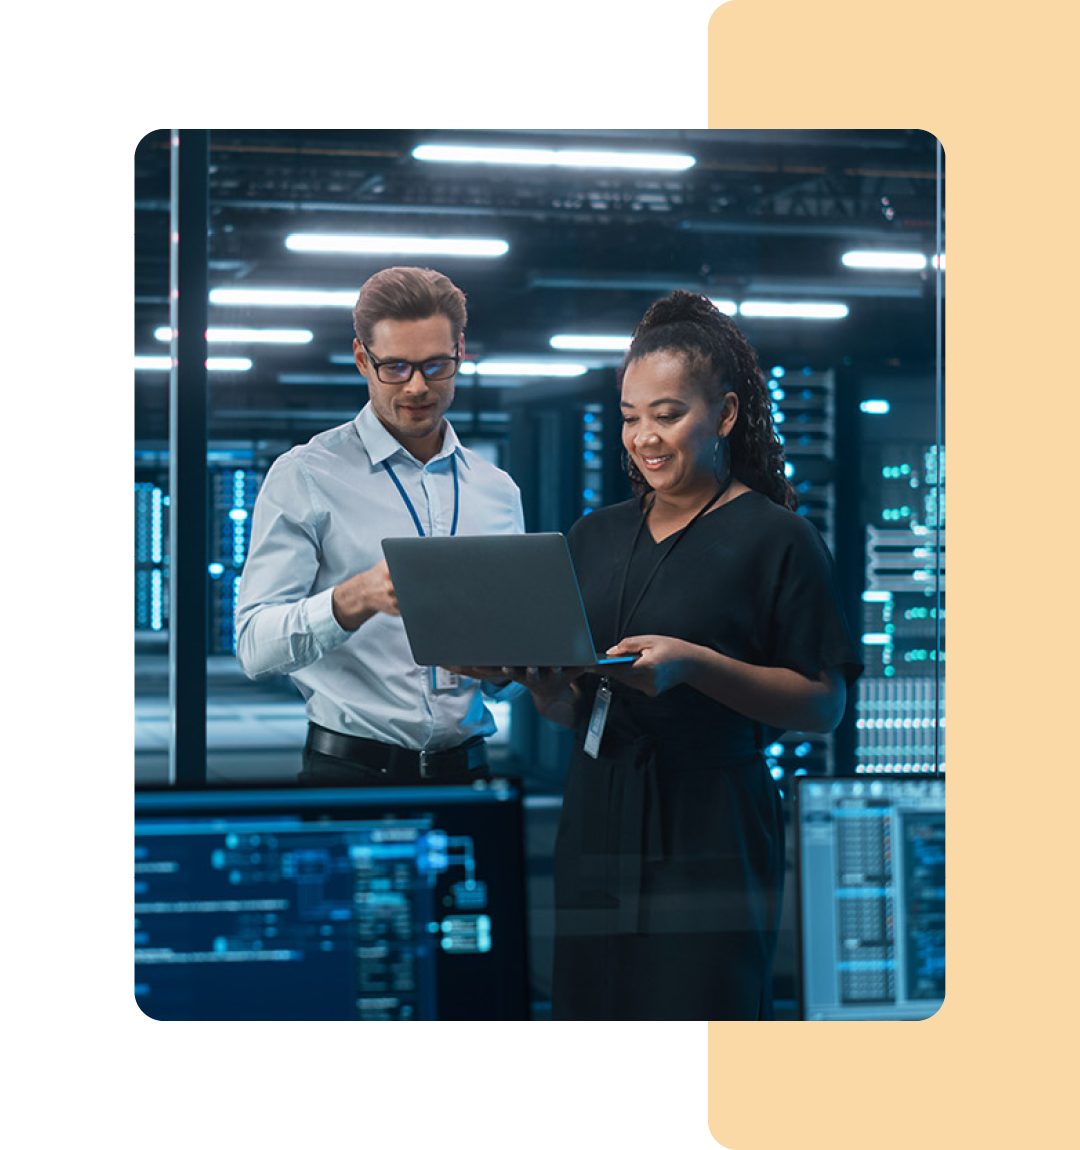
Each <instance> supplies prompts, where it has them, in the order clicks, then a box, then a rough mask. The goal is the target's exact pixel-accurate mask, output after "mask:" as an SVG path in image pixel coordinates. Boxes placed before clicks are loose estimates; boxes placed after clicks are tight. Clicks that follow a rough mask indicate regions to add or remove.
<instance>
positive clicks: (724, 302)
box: [709, 299, 739, 315]
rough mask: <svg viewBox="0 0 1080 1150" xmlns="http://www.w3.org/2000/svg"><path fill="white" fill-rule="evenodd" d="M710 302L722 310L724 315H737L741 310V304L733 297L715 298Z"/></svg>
mask: <svg viewBox="0 0 1080 1150" xmlns="http://www.w3.org/2000/svg"><path fill="white" fill-rule="evenodd" d="M709 302H710V303H711V304H712V305H713V307H714V308H716V310H717V311H722V312H723V313H724V315H735V313H736V312H737V311H738V310H739V305H738V304H737V303H736V302H735V301H734V300H733V299H714V300H710V301H709Z"/></svg>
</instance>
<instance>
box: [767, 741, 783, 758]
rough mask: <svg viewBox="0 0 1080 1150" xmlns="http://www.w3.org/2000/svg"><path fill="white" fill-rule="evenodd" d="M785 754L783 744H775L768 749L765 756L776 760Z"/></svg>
mask: <svg viewBox="0 0 1080 1150" xmlns="http://www.w3.org/2000/svg"><path fill="white" fill-rule="evenodd" d="M783 753H784V744H783V743H773V744H772V746H771V747H769V748H767V749H766V751H765V754H767V755H772V756H773V757H774V758H777V759H778V758H779V757H780V756H781V755H782V754H783Z"/></svg>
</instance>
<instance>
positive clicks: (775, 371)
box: [769, 367, 785, 379]
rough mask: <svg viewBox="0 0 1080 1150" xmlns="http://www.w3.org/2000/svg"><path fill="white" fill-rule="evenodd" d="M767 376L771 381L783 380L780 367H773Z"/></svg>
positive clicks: (782, 371) (783, 373) (782, 372)
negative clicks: (771, 378) (770, 377)
mask: <svg viewBox="0 0 1080 1150" xmlns="http://www.w3.org/2000/svg"><path fill="white" fill-rule="evenodd" d="M769 374H770V375H771V376H772V377H773V379H783V378H784V375H785V372H784V369H783V368H782V367H774V368H773V369H772V371H771V372H770V373H769Z"/></svg>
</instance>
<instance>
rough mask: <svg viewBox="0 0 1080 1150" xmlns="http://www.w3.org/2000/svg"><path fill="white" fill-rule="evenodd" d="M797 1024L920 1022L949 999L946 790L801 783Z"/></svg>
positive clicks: (931, 784)
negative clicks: (798, 1000) (946, 968)
mask: <svg viewBox="0 0 1080 1150" xmlns="http://www.w3.org/2000/svg"><path fill="white" fill-rule="evenodd" d="M797 781H798V790H797V794H796V856H797V863H796V872H797V888H798V910H799V920H798V921H799V957H800V966H801V971H800V990H801V1017H803V1018H805V1019H809V1020H818V1021H843V1020H851V1021H860V1020H861V1021H870V1020H888V1019H897V1020H918V1019H923V1018H929V1017H930V1016H931V1015H932V1014H934V1013H935V1012H936V1011H937V1010H938V1008H939V1007H940V1006H941V1004H942V1002H943V1001H944V999H945V782H944V780H943V779H941V778H933V779H927V778H903V779H898V778H883V779H866V778H862V777H856V778H814V777H812V776H804V777H800V778H799V779H798V780H797Z"/></svg>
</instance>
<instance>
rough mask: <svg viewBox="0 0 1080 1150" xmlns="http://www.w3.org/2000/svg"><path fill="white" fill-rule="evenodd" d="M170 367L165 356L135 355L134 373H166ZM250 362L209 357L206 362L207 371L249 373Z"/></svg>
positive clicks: (169, 362) (248, 360)
mask: <svg viewBox="0 0 1080 1150" xmlns="http://www.w3.org/2000/svg"><path fill="white" fill-rule="evenodd" d="M171 367H172V358H171V357H170V356H167V355H137V356H136V357H135V370H136V371H168V370H169V369H170V368H171ZM251 367H252V363H251V360H250V359H248V358H247V356H242V355H238V356H211V357H210V358H209V359H208V360H207V361H206V370H207V371H250V370H251Z"/></svg>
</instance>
